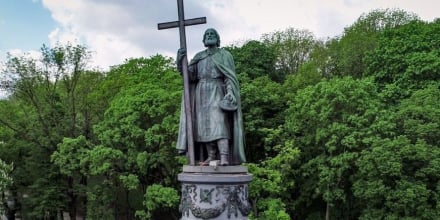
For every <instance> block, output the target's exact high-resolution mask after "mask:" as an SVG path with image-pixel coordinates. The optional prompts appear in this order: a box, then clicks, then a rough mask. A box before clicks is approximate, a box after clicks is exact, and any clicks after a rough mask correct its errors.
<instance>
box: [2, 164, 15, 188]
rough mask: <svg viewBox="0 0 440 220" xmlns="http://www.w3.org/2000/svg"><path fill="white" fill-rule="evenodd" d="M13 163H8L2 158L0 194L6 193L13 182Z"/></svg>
mask: <svg viewBox="0 0 440 220" xmlns="http://www.w3.org/2000/svg"><path fill="white" fill-rule="evenodd" d="M12 169H13V166H12V164H7V163H5V162H4V161H3V160H1V159H0V194H2V193H4V192H5V190H6V189H7V188H8V187H9V186H10V185H11V184H12V182H13V181H12V177H11V172H12Z"/></svg>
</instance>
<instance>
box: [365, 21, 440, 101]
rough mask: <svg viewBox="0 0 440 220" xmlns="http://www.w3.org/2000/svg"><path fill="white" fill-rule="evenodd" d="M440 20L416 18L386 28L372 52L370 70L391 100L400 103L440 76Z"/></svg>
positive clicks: (369, 57) (384, 93) (369, 62)
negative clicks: (419, 19) (407, 22)
mask: <svg viewBox="0 0 440 220" xmlns="http://www.w3.org/2000/svg"><path fill="white" fill-rule="evenodd" d="M439 33H440V21H439V20H437V21H435V22H431V23H427V22H422V21H414V22H411V23H409V24H407V25H403V26H401V27H398V28H394V29H390V30H387V31H385V32H384V33H383V34H381V36H380V41H379V45H378V47H377V48H376V50H374V52H372V53H371V54H370V55H369V56H368V74H369V75H372V76H374V77H375V80H376V82H377V83H378V85H379V88H380V89H381V91H382V94H383V96H384V98H385V99H386V101H387V102H389V103H390V104H396V103H398V101H399V100H401V99H404V98H408V97H409V96H410V95H411V94H412V92H413V91H415V90H418V89H421V88H424V87H426V86H427V85H429V84H432V83H435V82H438V80H439V79H440V78H439V76H440V61H439V60H440V59H439V56H440V55H439V54H440V53H439V49H438V48H439V47H440V41H439V40H438V39H439V38H440V35H439Z"/></svg>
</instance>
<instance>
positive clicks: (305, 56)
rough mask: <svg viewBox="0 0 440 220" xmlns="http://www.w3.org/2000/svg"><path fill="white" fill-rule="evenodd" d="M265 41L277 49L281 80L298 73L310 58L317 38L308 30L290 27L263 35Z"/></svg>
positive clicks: (276, 67) (276, 65) (278, 70)
mask: <svg viewBox="0 0 440 220" xmlns="http://www.w3.org/2000/svg"><path fill="white" fill-rule="evenodd" d="M262 38H263V42H264V43H265V44H267V45H268V46H269V47H270V48H273V49H274V50H275V55H276V57H277V60H276V63H275V69H276V71H277V72H279V73H277V74H278V75H279V76H280V77H279V78H280V79H281V80H284V78H285V77H286V76H287V75H289V74H296V73H297V72H298V70H299V68H300V66H301V65H302V64H303V63H305V62H307V61H308V60H309V59H310V54H311V52H312V50H313V48H314V47H315V44H316V40H315V37H314V36H313V34H312V33H311V32H310V31H307V30H296V29H294V28H288V29H286V30H284V31H276V32H273V33H269V34H265V35H263V37H262Z"/></svg>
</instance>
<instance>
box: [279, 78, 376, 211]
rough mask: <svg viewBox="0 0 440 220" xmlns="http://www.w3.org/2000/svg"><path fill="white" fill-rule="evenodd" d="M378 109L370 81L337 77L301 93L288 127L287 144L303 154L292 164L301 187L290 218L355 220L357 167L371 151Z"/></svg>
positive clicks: (293, 104)
mask: <svg viewBox="0 0 440 220" xmlns="http://www.w3.org/2000/svg"><path fill="white" fill-rule="evenodd" d="M379 107H380V103H379V98H378V94H377V93H376V87H375V85H374V84H373V82H372V80H371V79H364V80H355V79H353V78H350V77H347V78H342V79H337V78H335V79H332V80H329V81H322V82H319V83H318V84H316V85H314V86H310V87H307V88H305V89H303V90H299V91H298V93H297V94H296V96H295V97H294V98H293V100H292V101H291V102H290V105H289V109H288V110H287V115H286V125H285V126H286V136H287V137H286V138H287V140H290V141H291V142H292V143H293V146H294V147H296V148H298V149H299V150H300V151H301V153H300V159H299V163H294V164H291V170H292V174H291V176H292V179H295V180H296V183H297V186H296V187H295V188H292V192H291V193H293V194H294V197H293V198H294V199H292V200H291V201H294V202H293V204H292V208H293V209H290V210H289V213H294V216H296V217H297V218H300V219H306V218H307V217H310V218H312V216H321V217H320V218H324V216H326V217H327V219H328V218H329V217H331V218H337V219H352V218H356V216H357V215H358V213H357V212H358V211H359V210H358V209H356V208H355V207H356V206H357V201H356V200H355V199H354V196H353V194H352V193H351V186H352V184H353V182H352V181H353V179H352V177H353V175H354V174H355V173H356V169H355V167H354V166H353V164H354V163H355V162H356V161H357V159H358V157H359V153H360V152H361V151H362V150H363V149H364V148H367V147H368V145H366V144H365V143H364V141H363V140H364V139H367V138H368V137H369V136H370V132H369V127H370V126H371V124H372V123H373V122H374V121H375V118H376V116H377V114H378V109H379ZM324 207H326V208H324Z"/></svg>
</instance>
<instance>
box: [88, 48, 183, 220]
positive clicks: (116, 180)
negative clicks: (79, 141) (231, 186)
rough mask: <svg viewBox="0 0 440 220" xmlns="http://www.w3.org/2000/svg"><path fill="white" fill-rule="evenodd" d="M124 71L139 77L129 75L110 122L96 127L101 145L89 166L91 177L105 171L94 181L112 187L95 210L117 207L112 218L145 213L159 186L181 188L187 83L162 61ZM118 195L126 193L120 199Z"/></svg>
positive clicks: (138, 63)
mask: <svg viewBox="0 0 440 220" xmlns="http://www.w3.org/2000/svg"><path fill="white" fill-rule="evenodd" d="M133 65H134V66H133ZM123 66H124V67H117V69H119V70H124V69H130V70H132V71H134V72H136V74H131V75H129V74H128V73H126V72H125V73H124V74H125V75H128V77H127V78H126V80H127V82H125V84H124V85H122V87H121V88H120V91H119V93H118V94H117V95H116V96H115V97H114V98H113V100H112V101H111V103H110V106H109V108H108V109H107V110H106V112H105V115H104V120H103V121H101V122H100V123H99V124H98V125H96V126H95V133H96V135H97V137H98V139H99V145H98V146H96V147H94V148H93V149H92V150H91V153H93V152H95V151H96V153H93V155H90V157H89V158H88V161H87V164H88V165H87V167H89V169H90V171H92V169H91V168H93V167H95V168H94V170H96V169H97V168H99V169H97V170H96V171H99V172H93V173H92V172H91V173H89V175H90V176H91V178H99V179H101V181H104V182H106V183H107V185H104V186H103V187H101V191H102V192H101V191H100V192H99V193H101V194H96V195H94V196H93V198H94V199H96V200H95V201H94V203H93V204H94V205H97V206H96V207H95V208H99V210H108V209H109V208H111V207H113V210H114V211H115V212H114V213H113V217H112V218H120V216H121V215H126V216H127V218H132V217H133V216H134V214H135V211H136V210H139V211H142V210H144V208H143V207H142V197H141V196H139V195H142V194H144V193H146V192H147V188H148V187H149V186H151V185H153V184H160V185H162V186H163V187H177V182H176V179H177V173H178V170H179V169H178V168H177V167H178V166H179V165H181V161H182V160H181V159H179V158H178V157H177V152H176V149H175V141H176V140H175V139H176V137H177V130H178V124H179V123H178V113H179V112H180V101H181V93H182V92H181V77H180V76H179V74H178V73H177V72H176V70H175V66H174V64H173V62H172V60H171V59H168V58H165V57H163V56H160V55H157V56H153V57H150V58H141V59H139V60H137V61H136V62H130V61H129V62H127V63H126V64H123ZM98 149H99V152H105V154H103V153H99V152H98V151H97V150H98ZM99 155H106V156H105V157H104V158H100V157H99ZM179 161H180V162H179ZM112 191H118V192H120V193H119V194H116V195H115V194H112V193H111V192H112ZM99 195H103V196H102V197H100V196H99ZM100 198H103V199H104V200H100ZM170 199H171V198H170ZM120 201H124V202H120ZM147 211H148V213H150V214H151V215H152V216H157V218H160V219H173V216H177V214H176V213H172V212H161V211H160V210H151V209H148V210H147ZM117 212H119V214H118V213H117ZM145 213H147V212H145ZM91 214H97V215H94V216H89V217H91V218H93V219H101V218H103V216H99V213H91ZM101 214H105V213H101ZM130 216H131V217H130Z"/></svg>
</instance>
